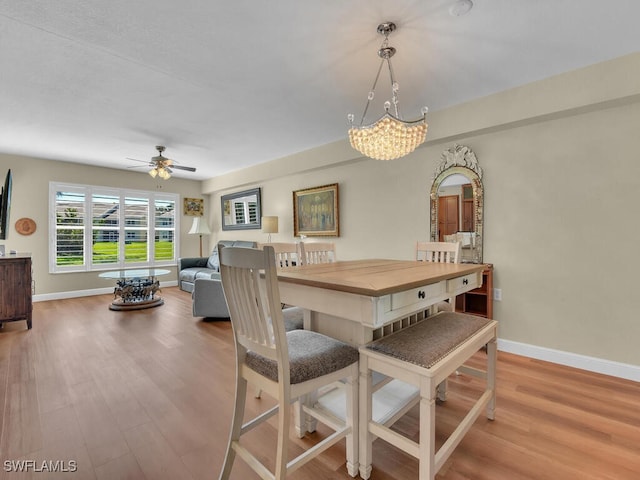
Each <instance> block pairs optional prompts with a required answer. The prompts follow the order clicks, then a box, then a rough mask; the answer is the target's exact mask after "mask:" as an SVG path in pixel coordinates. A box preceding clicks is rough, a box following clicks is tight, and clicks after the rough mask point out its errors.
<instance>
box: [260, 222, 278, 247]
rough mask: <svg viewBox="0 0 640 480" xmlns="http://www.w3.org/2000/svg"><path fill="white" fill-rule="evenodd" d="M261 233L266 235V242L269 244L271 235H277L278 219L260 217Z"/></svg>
mask: <svg viewBox="0 0 640 480" xmlns="http://www.w3.org/2000/svg"><path fill="white" fill-rule="evenodd" d="M262 233H268V234H269V237H268V240H267V242H268V243H271V234H272V233H278V217H262Z"/></svg>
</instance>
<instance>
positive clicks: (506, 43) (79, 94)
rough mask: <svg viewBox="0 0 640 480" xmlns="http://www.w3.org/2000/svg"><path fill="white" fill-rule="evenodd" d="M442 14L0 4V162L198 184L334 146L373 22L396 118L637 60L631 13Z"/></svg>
mask: <svg viewBox="0 0 640 480" xmlns="http://www.w3.org/2000/svg"><path fill="white" fill-rule="evenodd" d="M453 3H455V0H413V1H409V0H394V1H389V0H350V1H348V0H322V1H320V0H317V1H311V0H270V1H260V0H231V1H229V0H227V1H220V0H182V1H180V2H177V1H175V0H109V1H103V0H83V1H80V0H75V1H74V0H56V1H52V0H28V1H26V0H0V152H2V153H12V154H21V155H28V156H35V157H43V158H50V159H55V160H65V161H71V162H80V163H88V164H93V165H101V166H107V167H112V168H122V169H124V168H127V167H131V166H132V165H134V164H135V165H137V164H136V163H135V162H132V161H129V160H127V159H126V157H134V158H138V159H142V160H147V159H149V158H150V157H152V156H154V155H155V154H156V153H157V152H156V151H155V148H154V146H155V145H157V144H161V145H166V147H167V151H166V152H165V155H166V156H167V157H169V158H172V159H175V160H177V161H178V162H180V163H181V164H182V165H187V166H194V167H197V172H196V173H188V172H181V171H177V172H176V176H180V177H184V178H192V179H205V178H210V177H213V176H217V175H220V174H224V173H226V172H229V171H233V170H237V169H240V168H243V167H246V166H249V165H251V164H254V163H259V162H266V161H269V160H272V159H275V158H279V157H283V156H286V155H289V154H293V153H296V152H300V151H303V150H306V149H309V148H313V147H316V146H320V145H323V144H326V143H329V142H333V141H336V140H341V139H344V138H346V132H347V128H348V122H347V114H348V113H355V115H356V118H357V119H358V120H359V118H360V116H361V115H362V110H363V108H364V105H365V101H366V96H367V92H368V90H369V89H370V88H371V84H372V82H373V79H374V76H375V73H376V69H377V68H378V63H379V58H378V57H377V50H378V48H379V46H380V43H381V41H382V39H383V38H382V37H381V36H380V35H379V34H377V33H376V27H377V25H378V24H379V23H381V22H383V21H394V22H396V23H397V25H398V30H397V31H396V32H394V33H392V34H391V36H390V44H391V45H392V46H394V47H396V49H397V51H398V52H397V54H396V55H395V56H394V57H393V60H392V63H393V68H394V73H395V76H396V79H397V80H398V82H399V84H400V92H399V97H400V106H401V112H402V114H403V115H404V117H405V118H407V119H414V118H416V117H418V116H419V115H420V108H421V106H423V105H427V106H429V109H430V111H431V112H433V111H437V110H440V109H443V108H446V107H449V106H451V105H455V104H458V103H461V102H465V101H468V100H471V99H473V98H477V97H481V96H485V95H488V94H491V93H495V92H498V91H501V90H505V89H507V88H510V87H514V86H517V85H522V84H525V83H528V82H531V81H535V80H539V79H542V78H546V77H549V76H551V75H554V74H558V73H561V72H565V71H569V70H573V69H576V68H579V67H582V66H586V65H590V64H593V63H597V62H600V61H603V60H608V59H611V58H615V57H618V56H621V55H625V54H628V53H632V52H636V51H639V50H640V34H639V33H638V26H637V22H638V18H640V1H638V0H475V2H474V3H475V6H474V8H473V9H472V10H471V11H470V12H469V13H468V14H467V15H465V16H462V17H454V16H452V15H450V14H449V8H450V6H451V5H452V4H453ZM381 82H382V80H381ZM389 90H390V88H389V85H388V81H387V78H386V77H384V81H383V82H382V83H381V84H380V85H379V87H378V89H377V90H376V99H380V98H382V97H385V98H382V99H383V100H384V99H386V98H387V97H388V96H389V95H388V92H389ZM380 114H381V107H376V108H375V110H373V115H371V114H369V115H367V120H368V121H372V120H375V118H376V117H378V116H379V115H380ZM142 171H144V170H142Z"/></svg>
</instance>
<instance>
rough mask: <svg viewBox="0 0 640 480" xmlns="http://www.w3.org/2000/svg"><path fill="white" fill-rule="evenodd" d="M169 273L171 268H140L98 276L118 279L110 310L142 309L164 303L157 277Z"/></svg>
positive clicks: (113, 271) (114, 271)
mask: <svg viewBox="0 0 640 480" xmlns="http://www.w3.org/2000/svg"><path fill="white" fill-rule="evenodd" d="M168 273H170V270H165V269H161V268H139V269H131V270H112V271H109V272H103V273H101V274H99V275H98V276H99V277H100V278H107V279H111V280H115V281H116V288H115V289H114V290H113V297H114V298H113V302H111V305H109V309H110V310H142V309H144V308H151V307H159V306H160V305H162V304H163V303H164V300H163V299H162V297H159V296H158V295H157V294H158V292H159V291H160V281H159V280H158V279H157V277H159V276H161V275H167V274H168Z"/></svg>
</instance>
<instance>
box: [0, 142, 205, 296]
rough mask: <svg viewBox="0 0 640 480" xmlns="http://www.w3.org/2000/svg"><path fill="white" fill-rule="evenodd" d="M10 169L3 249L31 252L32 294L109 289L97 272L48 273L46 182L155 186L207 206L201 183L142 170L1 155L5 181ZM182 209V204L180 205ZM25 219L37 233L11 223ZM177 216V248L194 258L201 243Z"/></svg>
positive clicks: (0, 170)
mask: <svg viewBox="0 0 640 480" xmlns="http://www.w3.org/2000/svg"><path fill="white" fill-rule="evenodd" d="M9 168H10V169H11V173H12V177H13V189H12V195H11V197H12V198H11V225H10V228H9V231H8V237H7V239H6V240H4V241H2V240H0V243H3V244H4V245H5V248H6V250H7V252H8V251H9V250H10V249H12V250H18V251H20V252H31V253H32V262H33V279H34V281H35V293H36V295H44V296H46V295H47V294H52V293H59V292H75V291H79V290H87V289H96V288H106V287H109V288H111V287H112V285H111V283H112V282H111V283H110V281H107V280H102V279H100V278H98V275H97V273H95V272H87V273H58V274H50V273H49V260H48V255H49V247H48V238H49V236H48V227H49V225H48V212H49V181H62V182H70V183H79V184H87V185H99V186H108V187H119V188H131V189H136V190H147V191H155V190H156V188H157V186H158V185H160V186H161V187H162V191H163V192H170V193H178V194H180V196H181V199H182V198H183V197H196V198H205V201H206V203H205V212H207V211H208V210H209V208H208V200H207V199H206V197H203V196H202V195H200V191H201V188H200V186H201V182H195V181H190V180H182V179H177V178H172V179H171V180H169V181H163V180H160V181H158V180H154V179H152V178H151V177H150V176H149V175H147V174H146V173H143V172H140V173H137V172H129V171H125V170H116V169H110V168H95V167H89V166H85V165H80V164H77V163H68V162H55V161H51V160H43V159H37V158H30V157H22V156H14V155H3V154H0V175H1V176H2V178H3V179H4V175H5V174H6V171H7V169H9ZM180 212H182V206H180ZM22 217H29V218H32V219H33V220H35V222H36V224H37V228H36V232H35V233H34V234H32V235H29V236H23V235H20V234H18V233H17V232H16V230H15V228H14V224H15V221H16V220H17V219H19V218H22ZM179 217H180V219H181V226H180V231H181V236H180V242H181V250H182V253H183V256H191V255H193V256H197V255H198V253H199V252H198V250H199V245H198V238H197V236H196V235H188V234H187V232H188V231H189V228H190V227H191V223H192V220H191V219H192V217H187V216H183V215H179ZM171 270H172V274H170V275H168V276H166V277H164V278H166V279H170V280H176V274H175V267H172V268H171Z"/></svg>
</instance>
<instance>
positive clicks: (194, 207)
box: [183, 198, 204, 217]
mask: <svg viewBox="0 0 640 480" xmlns="http://www.w3.org/2000/svg"><path fill="white" fill-rule="evenodd" d="M183 205H184V214H185V215H189V216H190V217H201V216H202V215H203V214H204V199H202V198H185V199H184V203H183Z"/></svg>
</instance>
